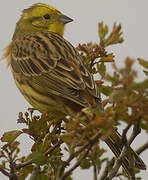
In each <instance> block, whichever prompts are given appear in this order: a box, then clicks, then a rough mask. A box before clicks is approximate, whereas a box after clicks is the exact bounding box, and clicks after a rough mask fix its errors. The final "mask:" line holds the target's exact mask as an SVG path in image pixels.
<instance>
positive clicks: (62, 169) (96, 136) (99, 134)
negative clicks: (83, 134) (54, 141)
mask: <svg viewBox="0 0 148 180" xmlns="http://www.w3.org/2000/svg"><path fill="white" fill-rule="evenodd" d="M101 136H102V131H99V132H98V133H97V134H96V135H95V136H93V137H92V138H91V139H90V141H89V142H87V143H86V144H85V145H84V146H82V147H81V148H80V149H79V150H78V151H77V152H75V153H73V154H71V155H70V157H69V158H68V159H67V161H66V162H65V163H64V165H62V166H61V168H60V169H59V177H61V176H62V174H63V171H64V169H65V167H66V166H67V165H69V163H70V162H71V161H72V160H73V159H74V158H75V157H76V156H78V155H79V154H80V153H81V152H82V151H83V150H85V149H86V148H88V147H89V146H90V144H92V145H93V144H94V143H95V142H96V141H97V140H98V139H99V138H100V137H101Z"/></svg>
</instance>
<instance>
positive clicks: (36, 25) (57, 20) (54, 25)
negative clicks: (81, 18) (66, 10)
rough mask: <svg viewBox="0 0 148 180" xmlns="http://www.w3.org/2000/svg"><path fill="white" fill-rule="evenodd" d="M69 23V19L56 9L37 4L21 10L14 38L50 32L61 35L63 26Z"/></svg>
mask: <svg viewBox="0 0 148 180" xmlns="http://www.w3.org/2000/svg"><path fill="white" fill-rule="evenodd" d="M71 21H72V19H71V18H69V17H67V16H65V15H63V14H62V13H61V12H60V11H58V10H57V9H56V8H54V7H52V6H49V5H46V4H42V3H37V4H34V5H33V6H31V7H30V8H28V9H25V10H23V13H22V16H21V18H20V20H19V21H18V23H17V24H16V29H15V33H14V36H15V35H16V34H18V33H30V32H38V31H50V32H55V33H58V34H60V35H63V33H64V27H65V24H66V23H69V22H71Z"/></svg>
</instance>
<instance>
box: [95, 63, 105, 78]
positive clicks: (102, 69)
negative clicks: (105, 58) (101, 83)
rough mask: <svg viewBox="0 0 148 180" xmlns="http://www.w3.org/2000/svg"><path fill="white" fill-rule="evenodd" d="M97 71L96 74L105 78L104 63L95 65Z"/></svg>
mask: <svg viewBox="0 0 148 180" xmlns="http://www.w3.org/2000/svg"><path fill="white" fill-rule="evenodd" d="M97 70H98V73H99V74H100V75H101V76H103V77H104V76H105V74H106V66H105V65H104V63H98V64H97Z"/></svg>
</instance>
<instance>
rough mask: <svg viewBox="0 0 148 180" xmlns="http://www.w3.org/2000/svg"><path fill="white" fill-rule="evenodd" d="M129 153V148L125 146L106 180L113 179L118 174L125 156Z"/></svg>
mask: <svg viewBox="0 0 148 180" xmlns="http://www.w3.org/2000/svg"><path fill="white" fill-rule="evenodd" d="M126 153H127V148H126V147H124V148H123V149H122V151H121V154H120V156H119V157H118V158H117V159H116V160H115V163H114V166H113V168H112V169H111V171H110V172H109V175H108V177H106V179H105V180H111V179H112V178H113V177H115V176H116V174H117V172H118V170H119V168H120V166H121V163H122V159H123V158H124V156H125V155H126Z"/></svg>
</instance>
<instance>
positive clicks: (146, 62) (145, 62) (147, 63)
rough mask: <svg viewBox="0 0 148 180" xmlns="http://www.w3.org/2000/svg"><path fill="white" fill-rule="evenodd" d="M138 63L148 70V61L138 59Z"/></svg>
mask: <svg viewBox="0 0 148 180" xmlns="http://www.w3.org/2000/svg"><path fill="white" fill-rule="evenodd" d="M138 61H139V64H140V65H141V66H143V67H144V68H146V69H148V61H147V60H144V59H141V58H138Z"/></svg>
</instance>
